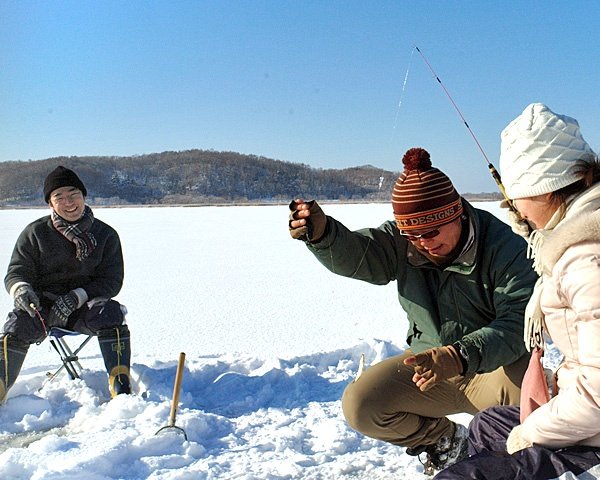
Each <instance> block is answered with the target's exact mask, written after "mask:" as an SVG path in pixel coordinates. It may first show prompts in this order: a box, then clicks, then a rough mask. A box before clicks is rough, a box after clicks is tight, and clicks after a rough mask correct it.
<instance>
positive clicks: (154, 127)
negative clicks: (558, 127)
mask: <svg viewBox="0 0 600 480" xmlns="http://www.w3.org/2000/svg"><path fill="white" fill-rule="evenodd" d="M599 24H600V2H597V1H591V0H590V1H569V2H566V1H565V2H542V1H516V0H515V1H512V2H509V1H491V0H490V1H482V0H478V1H460V2H459V1H454V2H453V1H431V0H429V1H361V2H359V1H352V0H343V1H324V0H321V1H314V0H308V1H286V0H265V1H251V0H244V1H242V0H239V1H227V0H221V1H201V0H198V1H176V0H171V1H144V2H139V1H121V0H120V1H82V0H77V1H42V0H39V1H30V0H0V119H1V121H0V122H1V123H0V161H6V160H29V159H31V160H39V159H43V158H48V157H53V156H59V155H66V156H71V155H116V156H124V155H134V154H144V153H153V152H162V151H166V150H187V149H193V148H198V149H214V150H228V151H236V152H241V153H248V154H256V155H263V156H266V157H270V158H274V159H279V160H284V161H290V162H295V163H305V164H308V165H311V166H313V167H320V168H344V167H351V166H357V165H364V164H371V165H374V166H376V167H378V168H383V169H387V170H394V171H401V170H402V165H401V158H402V155H403V154H404V152H405V151H406V150H407V149H408V148H410V147H413V146H421V147H424V148H426V149H428V150H429V151H430V153H431V156H432V160H433V163H434V165H435V166H437V167H439V168H441V169H442V170H444V171H445V172H446V173H447V174H448V175H449V176H450V177H451V178H452V180H453V181H454V183H455V185H456V187H457V188H458V190H459V191H461V192H463V193H466V192H480V191H493V190H495V184H494V183H493V181H492V180H491V179H490V178H489V174H488V170H487V168H486V164H485V160H484V159H483V156H482V155H481V153H480V151H479V150H478V148H477V145H476V144H475V142H474V141H473V139H472V137H471V135H470V134H469V132H468V130H467V129H466V127H465V126H464V124H463V123H462V121H461V120H460V117H459V116H458V114H457V113H456V111H455V110H454V107H453V106H452V104H451V103H450V101H449V100H448V99H447V97H446V96H445V94H444V92H443V90H442V88H441V87H440V85H439V84H438V83H437V81H436V80H435V79H434V78H433V76H432V74H431V72H430V71H429V70H428V68H427V66H426V64H425V63H424V62H423V60H422V59H421V57H420V56H419V55H418V53H417V52H415V51H414V49H413V46H414V45H417V46H418V47H419V48H420V49H421V51H422V52H423V53H424V55H425V56H426V57H427V59H428V60H429V62H430V64H431V65H432V67H433V68H434V70H435V71H436V73H437V75H438V77H439V78H440V79H441V81H442V82H443V84H444V85H445V87H446V88H447V89H448V91H449V92H450V94H451V96H452V97H453V98H454V100H455V102H456V103H457V105H458V106H459V108H460V109H461V111H462V113H463V115H464V116H465V118H466V120H467V122H468V123H469V125H470V126H471V128H472V129H473V131H474V132H475V135H476V136H477V138H478V139H479V141H480V143H481V145H482V146H483V149H484V151H485V152H486V153H487V155H488V157H489V158H490V160H491V161H492V163H495V164H496V166H497V158H498V154H499V145H500V142H499V134H500V131H501V130H502V128H504V126H506V124H507V123H508V122H509V121H511V120H512V119H513V118H514V117H516V116H517V115H518V114H519V113H520V112H521V111H522V110H523V108H524V107H525V106H526V105H527V104H529V103H531V102H534V101H539V102H544V103H546V104H548V105H549V106H550V108H552V109H553V110H554V111H556V112H558V113H564V114H568V115H570V116H573V117H575V118H577V119H578V120H579V123H580V125H581V127H582V132H583V135H584V137H585V138H586V139H587V141H588V142H589V143H590V145H591V146H592V148H594V149H595V150H596V151H598V150H600V75H599V74H600V68H599V67H600V30H599V29H598V25H599ZM407 71H408V79H407V82H406V86H405V88H403V85H404V80H405V77H406V73H407ZM401 99H402V102H401V103H400V100H401ZM399 104H400V106H399ZM0 169H1V164H0Z"/></svg>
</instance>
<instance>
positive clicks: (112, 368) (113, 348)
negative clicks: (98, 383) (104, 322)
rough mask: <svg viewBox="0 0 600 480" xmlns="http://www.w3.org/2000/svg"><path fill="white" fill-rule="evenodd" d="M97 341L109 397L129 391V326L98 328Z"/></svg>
mask: <svg viewBox="0 0 600 480" xmlns="http://www.w3.org/2000/svg"><path fill="white" fill-rule="evenodd" d="M98 343H99V344H100V352H101V353H102V358H104V365H105V367H106V371H107V372H108V389H109V390H110V395H111V397H112V398H114V397H116V396H117V395H119V394H121V393H131V382H130V378H129V366H130V362H131V345H130V342H129V328H127V325H121V326H120V327H115V328H107V329H105V330H100V331H99V332H98Z"/></svg>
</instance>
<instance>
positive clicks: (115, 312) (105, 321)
mask: <svg viewBox="0 0 600 480" xmlns="http://www.w3.org/2000/svg"><path fill="white" fill-rule="evenodd" d="M124 312H126V310H125V307H123V306H122V305H121V304H120V303H119V302H117V301H115V300H109V301H107V302H106V303H104V304H101V305H94V306H93V307H92V308H90V309H89V310H88V311H87V312H86V314H85V315H84V316H83V318H80V319H78V320H77V321H76V323H75V325H74V326H73V330H75V331H78V332H81V333H86V334H88V335H98V332H100V331H101V330H105V329H114V328H117V327H120V326H122V325H123V324H124V322H125V314H124Z"/></svg>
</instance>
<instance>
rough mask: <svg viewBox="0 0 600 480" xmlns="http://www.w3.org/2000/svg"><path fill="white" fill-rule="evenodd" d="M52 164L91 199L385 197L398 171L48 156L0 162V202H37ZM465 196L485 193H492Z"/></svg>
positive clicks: (247, 159) (235, 160) (234, 158)
mask: <svg viewBox="0 0 600 480" xmlns="http://www.w3.org/2000/svg"><path fill="white" fill-rule="evenodd" d="M58 165H64V166H65V167H68V168H71V169H73V170H74V171H75V172H77V174H78V175H79V176H80V178H81V179H82V181H83V183H84V184H85V186H86V188H87V191H88V198H87V201H88V203H90V204H92V205H174V204H179V205H187V204H221V203H225V204H228V203H283V202H289V201H290V200H291V199H292V198H294V197H296V196H301V197H304V198H307V199H308V198H311V199H312V198H316V199H321V200H325V199H326V200H337V201H371V202H377V201H389V199H390V195H391V189H392V186H393V184H394V182H395V181H396V179H397V178H398V175H399V172H390V171H386V170H382V169H379V168H375V167H373V166H370V165H366V166H362V167H353V168H346V169H341V170H336V169H318V168H311V167H310V166H308V165H304V164H298V163H291V162H284V161H281V160H273V159H269V158H265V157H261V156H256V155H243V154H240V153H236V152H218V151H213V150H187V151H181V152H162V153H153V154H148V155H136V156H131V157H55V158H48V159H45V160H36V161H26V162H25V161H17V162H2V163H0V207H11V206H39V205H44V200H43V195H42V185H43V183H44V178H45V177H46V175H47V174H48V173H49V172H50V171H51V170H52V169H54V168H55V167H56V166H58ZM471 197H474V198H477V199H482V200H489V199H496V198H500V197H499V196H498V195H495V194H478V195H471Z"/></svg>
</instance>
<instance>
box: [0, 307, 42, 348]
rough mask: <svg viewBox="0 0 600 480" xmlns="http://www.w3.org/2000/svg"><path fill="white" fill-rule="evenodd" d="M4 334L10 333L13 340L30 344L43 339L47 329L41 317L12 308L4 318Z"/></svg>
mask: <svg viewBox="0 0 600 480" xmlns="http://www.w3.org/2000/svg"><path fill="white" fill-rule="evenodd" d="M4 334H5V335H10V337H11V338H12V339H13V340H14V341H18V342H21V343H23V344H27V345H31V344H33V343H38V342H41V341H42V340H44V338H46V335H47V331H46V326H45V324H44V323H43V320H42V319H40V318H38V317H35V318H32V317H30V316H29V315H28V314H27V313H25V312H21V311H17V310H13V311H12V312H9V314H8V317H7V318H6V322H5V324H4Z"/></svg>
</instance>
